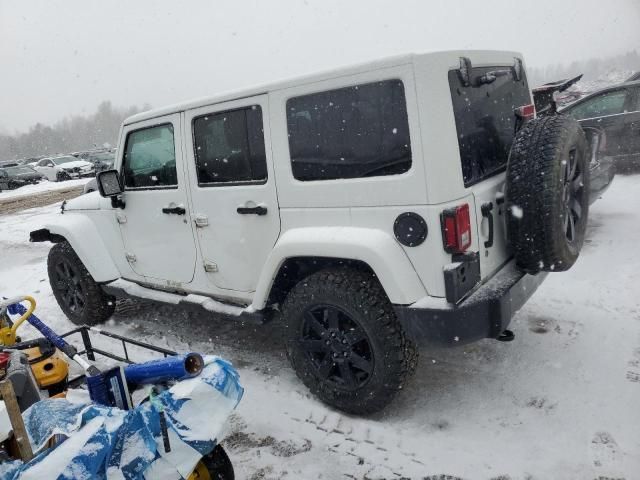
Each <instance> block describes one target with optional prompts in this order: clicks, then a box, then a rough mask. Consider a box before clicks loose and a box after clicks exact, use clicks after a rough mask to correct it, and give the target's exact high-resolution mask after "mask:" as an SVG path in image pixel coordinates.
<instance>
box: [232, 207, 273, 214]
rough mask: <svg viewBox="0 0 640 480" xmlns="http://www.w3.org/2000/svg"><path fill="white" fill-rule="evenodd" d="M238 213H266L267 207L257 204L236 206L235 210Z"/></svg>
mask: <svg viewBox="0 0 640 480" xmlns="http://www.w3.org/2000/svg"><path fill="white" fill-rule="evenodd" d="M236 211H237V212H238V213H239V214H240V215H266V214H267V207H264V206H262V205H257V206H255V207H238V209H237V210H236Z"/></svg>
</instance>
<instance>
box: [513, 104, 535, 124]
mask: <svg viewBox="0 0 640 480" xmlns="http://www.w3.org/2000/svg"><path fill="white" fill-rule="evenodd" d="M516 115H517V116H518V117H520V118H521V119H522V120H525V121H527V120H533V118H534V117H535V116H536V107H535V105H534V104H533V103H530V104H529V105H523V106H521V107H518V108H516Z"/></svg>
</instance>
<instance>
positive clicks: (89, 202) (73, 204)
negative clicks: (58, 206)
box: [64, 192, 102, 212]
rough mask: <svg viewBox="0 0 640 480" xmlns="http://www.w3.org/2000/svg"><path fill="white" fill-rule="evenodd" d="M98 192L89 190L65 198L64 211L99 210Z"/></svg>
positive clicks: (99, 197)
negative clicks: (67, 198)
mask: <svg viewBox="0 0 640 480" xmlns="http://www.w3.org/2000/svg"><path fill="white" fill-rule="evenodd" d="M101 198H102V197H101V196H100V193H98V192H90V193H85V194H84V195H80V196H79V197H76V198H72V199H71V200H67V201H66V202H65V204H64V211H65V212H68V211H73V210H99V209H100V199H101Z"/></svg>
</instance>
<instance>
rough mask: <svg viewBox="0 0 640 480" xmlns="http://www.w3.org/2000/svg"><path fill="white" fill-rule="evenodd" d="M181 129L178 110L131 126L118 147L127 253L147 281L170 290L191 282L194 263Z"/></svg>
mask: <svg viewBox="0 0 640 480" xmlns="http://www.w3.org/2000/svg"><path fill="white" fill-rule="evenodd" d="M181 130H182V125H181V122H180V114H174V115H167V116H164V117H159V118H154V119H152V120H148V121H145V122H140V123H137V124H135V125H129V126H126V127H124V130H123V135H122V137H121V138H122V139H123V140H122V142H123V143H122V144H121V145H120V148H119V151H120V152H123V153H122V161H121V168H120V173H121V175H122V177H123V182H122V183H123V185H124V194H123V200H124V202H125V208H124V209H123V210H121V211H119V212H118V214H117V215H118V222H119V224H120V231H121V232H122V237H123V240H124V245H125V256H126V258H127V260H128V261H129V264H130V265H131V268H132V269H133V271H134V272H135V273H137V274H138V275H140V276H143V277H145V279H146V281H148V282H150V283H155V284H161V285H164V286H168V287H171V288H180V287H181V285H182V284H185V283H189V282H191V281H192V280H193V275H194V268H195V261H196V248H195V241H194V234H193V229H192V226H191V222H190V221H189V220H188V219H189V218H190V217H189V213H190V212H189V209H188V205H187V193H186V185H185V184H186V177H185V172H184V161H183V150H182V144H181V137H182V135H181Z"/></svg>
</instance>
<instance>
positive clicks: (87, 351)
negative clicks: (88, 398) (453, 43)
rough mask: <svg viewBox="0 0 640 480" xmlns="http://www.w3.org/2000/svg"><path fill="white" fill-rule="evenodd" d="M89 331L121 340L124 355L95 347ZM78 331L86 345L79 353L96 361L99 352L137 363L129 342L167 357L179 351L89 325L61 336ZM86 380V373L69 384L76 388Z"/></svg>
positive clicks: (113, 357)
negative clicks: (130, 351) (130, 354)
mask: <svg viewBox="0 0 640 480" xmlns="http://www.w3.org/2000/svg"><path fill="white" fill-rule="evenodd" d="M89 332H91V333H93V334H96V335H103V336H105V337H108V338H112V339H114V340H120V342H121V343H122V350H123V351H124V357H121V356H120V355H116V354H115V353H112V352H107V351H106V350H102V349H101V348H97V347H94V346H93V343H92V342H91V335H89ZM78 333H79V334H80V336H81V338H82V344H83V345H84V350H81V351H78V355H86V356H87V358H88V359H89V360H91V361H95V359H96V356H95V354H96V353H97V354H98V355H102V356H104V357H107V358H111V359H112V360H117V361H119V362H124V363H129V364H131V363H135V362H134V361H133V360H131V358H130V357H129V351H128V350H127V344H129V345H135V346H136V347H140V348H144V349H146V350H151V351H153V352H157V353H161V354H162V355H163V356H164V357H165V358H166V357H169V356H174V355H177V354H178V353H177V352H174V351H173V350H169V349H167V348H162V347H156V346H155V345H151V344H149V343H145V342H140V341H138V340H134V339H132V338H127V337H124V336H122V335H118V334H116V333H111V332H105V331H103V330H100V329H99V328H95V327H90V326H88V325H82V326H80V327H77V328H74V329H73V330H70V331H68V332H66V333H63V334H62V335H60V336H61V337H62V338H65V337H69V336H71V335H75V334H78ZM85 381H86V377H85V375H78V376H77V377H75V378H71V379H69V382H68V385H69V387H70V388H76V387H79V386H80V385H82V384H83V383H84V382H85Z"/></svg>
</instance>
